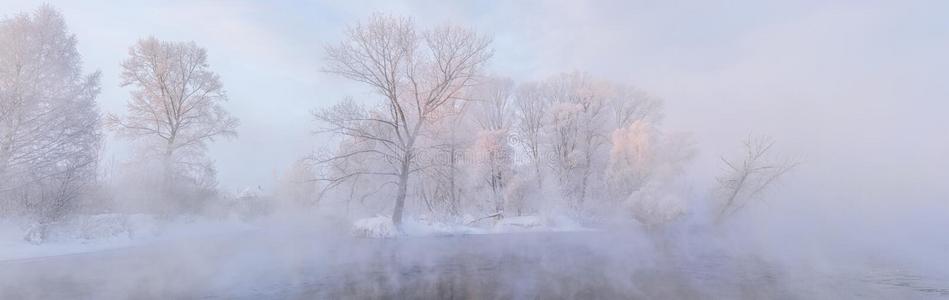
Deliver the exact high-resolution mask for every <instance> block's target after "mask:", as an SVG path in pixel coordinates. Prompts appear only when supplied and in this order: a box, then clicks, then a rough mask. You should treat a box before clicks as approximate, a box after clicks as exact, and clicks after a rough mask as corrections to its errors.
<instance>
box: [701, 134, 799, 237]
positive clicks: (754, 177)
mask: <svg viewBox="0 0 949 300" xmlns="http://www.w3.org/2000/svg"><path fill="white" fill-rule="evenodd" d="M743 146H744V147H743V148H744V153H742V155H741V157H739V158H737V159H733V160H728V159H726V158H725V157H722V158H721V160H722V163H723V164H724V165H725V173H724V174H722V175H721V176H719V177H718V178H717V180H718V191H717V192H718V195H717V197H716V199H717V200H718V210H717V213H716V223H721V222H722V221H724V219H725V218H726V217H728V216H729V215H732V214H735V213H736V212H738V211H740V210H741V209H742V208H744V207H745V206H746V205H748V203H750V202H752V201H754V200H755V199H756V198H758V197H760V196H761V194H762V193H763V192H764V191H765V190H766V189H767V188H768V187H769V186H771V185H772V184H773V183H774V182H776V181H777V180H778V179H780V178H781V177H782V176H783V175H784V174H786V173H787V172H789V171H791V170H792V169H794V167H796V166H797V165H798V162H796V161H793V160H790V159H775V158H774V157H772V153H771V150H772V148H773V147H774V140H773V139H772V138H770V137H755V136H749V137H748V138H747V139H746V140H745V141H744V142H743Z"/></svg>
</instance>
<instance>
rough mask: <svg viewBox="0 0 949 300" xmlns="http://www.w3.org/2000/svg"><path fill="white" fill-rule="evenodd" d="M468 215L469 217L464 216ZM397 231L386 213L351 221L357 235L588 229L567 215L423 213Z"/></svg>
mask: <svg viewBox="0 0 949 300" xmlns="http://www.w3.org/2000/svg"><path fill="white" fill-rule="evenodd" d="M467 219H470V218H467ZM401 229H402V230H401V231H400V230H399V229H398V228H396V226H395V225H394V224H392V218H391V217H388V216H375V217H371V218H364V219H358V220H356V221H355V222H353V227H352V233H353V235H354V236H357V237H366V238H391V237H396V236H444V235H465V234H491V233H512V232H564V231H584V230H589V229H588V228H585V227H583V226H581V225H580V224H579V223H577V222H576V221H574V220H572V219H570V218H567V217H546V216H518V217H509V218H502V219H500V220H491V221H490V222H479V223H472V222H445V221H437V220H434V219H430V218H428V217H426V216H421V217H408V218H406V219H404V220H403V221H402V228H401Z"/></svg>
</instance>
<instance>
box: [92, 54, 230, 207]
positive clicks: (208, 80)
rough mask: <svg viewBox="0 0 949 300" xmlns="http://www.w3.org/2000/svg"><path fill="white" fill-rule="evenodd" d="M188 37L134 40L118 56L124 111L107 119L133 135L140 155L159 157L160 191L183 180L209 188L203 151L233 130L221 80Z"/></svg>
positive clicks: (208, 169) (210, 174)
mask: <svg viewBox="0 0 949 300" xmlns="http://www.w3.org/2000/svg"><path fill="white" fill-rule="evenodd" d="M207 59H208V56H207V51H206V50H205V49H204V48H201V47H198V45H196V44H195V43H194V42H166V41H160V40H158V39H155V38H147V39H143V40H139V41H138V42H137V43H136V44H135V45H134V46H132V47H131V48H130V49H129V57H128V59H126V60H125V61H124V62H122V86H129V87H132V88H133V89H132V92H131V96H132V98H131V100H129V102H128V105H127V108H128V113H127V115H126V116H125V117H119V116H116V115H110V116H109V117H108V120H107V124H108V125H109V126H110V127H111V128H112V129H113V130H114V131H116V132H117V133H118V134H119V135H120V136H123V137H126V138H129V139H132V140H135V141H138V142H140V143H141V146H142V147H143V150H144V151H143V152H144V153H143V154H144V155H145V156H146V158H150V159H154V158H157V159H158V160H159V161H161V164H162V166H161V168H162V169H163V171H162V177H163V179H162V181H163V182H164V188H163V189H164V192H172V191H173V190H174V189H177V188H180V187H181V185H183V184H188V185H191V186H195V187H199V188H202V189H209V188H213V186H214V184H215V181H214V174H215V171H214V167H213V165H212V164H211V162H210V161H209V160H208V159H207V158H206V157H205V152H206V150H207V145H208V143H209V142H213V141H214V140H215V139H217V138H222V137H223V138H230V137H235V136H236V135H237V132H236V128H237V125H238V123H239V122H238V120H237V119H236V118H234V117H232V116H231V115H230V114H229V113H228V112H227V111H225V110H224V107H223V106H222V103H223V102H225V101H227V95H226V94H225V92H224V89H223V85H222V84H221V80H220V78H219V77H218V75H217V74H215V73H214V72H213V71H211V69H210V66H209V65H208V62H207Z"/></svg>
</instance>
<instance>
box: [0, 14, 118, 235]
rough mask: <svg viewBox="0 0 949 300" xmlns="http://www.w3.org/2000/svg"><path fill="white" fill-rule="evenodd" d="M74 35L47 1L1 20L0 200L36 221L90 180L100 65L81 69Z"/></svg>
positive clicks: (66, 203) (63, 207)
mask: <svg viewBox="0 0 949 300" xmlns="http://www.w3.org/2000/svg"><path fill="white" fill-rule="evenodd" d="M81 65H82V63H81V59H80V56H79V53H78V51H77V50H76V38H75V36H74V35H72V34H69V33H68V32H67V29H66V24H65V21H64V20H63V17H62V15H60V14H59V12H57V11H56V10H55V9H53V8H52V7H50V6H42V7H40V8H39V9H37V10H36V11H34V12H33V13H32V14H21V15H17V16H15V17H12V18H7V19H3V20H2V21H0V193H3V194H2V195H0V199H3V200H0V206H5V207H7V208H11V206H12V208H15V209H26V210H27V212H28V213H32V214H34V215H36V216H37V217H39V222H40V223H41V224H43V223H48V222H52V221H55V220H56V219H58V218H60V217H62V216H64V215H65V214H66V213H67V212H68V210H69V209H70V208H71V206H72V205H73V204H74V202H75V199H76V198H77V197H78V196H79V194H80V192H82V190H83V188H84V187H85V186H86V185H87V184H88V183H91V182H92V181H94V180H95V169H96V163H97V162H98V154H99V143H100V139H101V134H100V129H99V120H100V119H99V111H98V108H97V107H96V103H95V98H96V96H97V95H98V93H99V73H98V72H95V73H92V74H88V75H83V74H82V66H81Z"/></svg>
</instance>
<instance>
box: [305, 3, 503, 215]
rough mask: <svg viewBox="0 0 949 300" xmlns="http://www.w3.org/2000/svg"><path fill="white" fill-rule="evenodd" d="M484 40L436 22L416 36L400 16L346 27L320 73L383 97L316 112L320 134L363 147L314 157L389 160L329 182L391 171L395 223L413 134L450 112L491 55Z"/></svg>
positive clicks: (413, 165) (410, 164) (411, 161)
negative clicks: (369, 106)
mask: <svg viewBox="0 0 949 300" xmlns="http://www.w3.org/2000/svg"><path fill="white" fill-rule="evenodd" d="M489 45H490V39H489V38H487V37H485V36H481V35H478V34H477V33H475V32H473V31H470V30H468V29H464V28H460V27H454V26H442V27H437V28H434V29H432V30H427V31H424V32H422V33H418V32H417V31H416V29H415V24H414V23H413V22H412V21H411V20H409V19H405V18H396V17H389V16H382V15H376V16H373V17H371V18H370V19H369V21H368V22H366V23H364V24H357V25H356V26H354V27H350V28H349V29H348V30H347V32H346V39H345V40H344V41H343V42H341V43H340V44H338V45H336V46H331V47H327V49H326V53H327V56H328V60H327V62H328V66H327V68H326V70H327V71H328V72H330V73H333V74H338V75H340V76H342V77H345V78H347V79H350V80H353V81H356V82H360V83H363V84H365V85H367V86H368V87H370V88H372V90H373V91H374V92H376V93H377V94H378V95H379V96H382V98H383V102H382V103H381V104H380V105H379V106H377V107H375V108H372V109H365V108H361V107H360V106H355V105H353V104H352V103H347V102H343V103H340V104H339V105H338V106H336V107H333V108H328V109H324V110H321V111H317V112H316V113H315V114H314V115H315V117H316V119H317V120H319V121H321V122H323V123H325V124H326V125H327V126H328V127H327V128H326V131H327V132H331V133H335V134H339V135H342V136H345V137H347V138H349V139H350V140H351V142H353V143H363V144H366V145H367V146H365V147H350V148H349V149H344V150H347V151H341V152H338V153H335V154H333V155H331V156H329V157H325V158H322V159H319V160H318V161H320V162H323V163H327V162H332V161H336V160H341V159H357V160H358V159H366V157H375V158H377V159H379V160H382V161H387V162H390V163H389V165H388V166H387V168H386V169H384V170H372V171H359V172H352V173H348V174H347V173H343V174H337V175H336V176H332V177H329V178H323V180H326V181H330V182H337V181H340V180H346V179H348V178H353V177H358V176H361V175H373V176H376V175H378V176H391V177H393V178H394V179H395V181H396V188H397V191H396V195H395V201H394V202H395V203H394V204H395V205H394V208H393V211H392V221H393V223H395V224H400V223H401V222H402V215H403V210H404V206H405V198H406V193H407V189H408V184H409V177H410V175H411V174H413V173H415V172H417V171H419V170H421V169H422V168H425V167H426V166H422V165H420V164H418V161H417V160H416V159H417V155H418V150H419V147H420V146H421V145H420V143H419V142H420V137H421V136H422V135H424V134H426V132H427V131H428V130H430V129H431V126H432V124H433V123H435V121H436V120H438V119H439V118H442V117H444V116H445V115H446V114H451V113H453V111H452V110H451V109H449V108H452V107H453V105H451V104H452V103H453V102H455V101H462V100H463V99H462V97H463V95H465V90H466V89H467V88H468V87H470V86H471V85H473V84H474V83H475V79H476V78H477V77H478V76H479V74H480V73H481V70H482V67H483V66H484V64H485V63H486V62H487V61H488V59H489V58H490V57H491V55H492V52H491V50H490V49H489Z"/></svg>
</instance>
